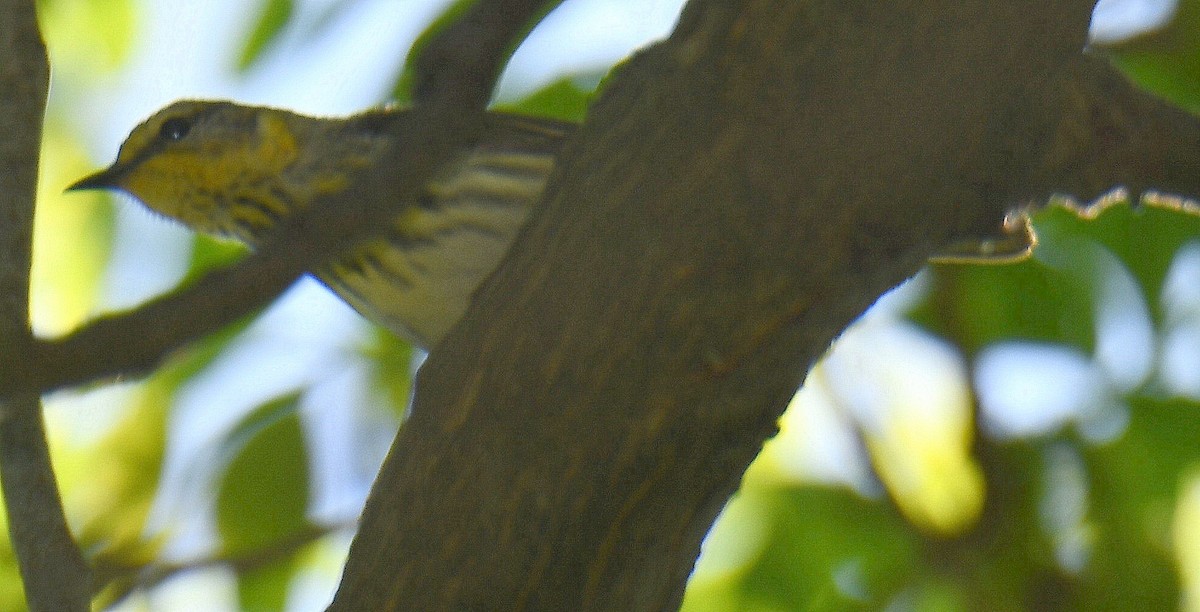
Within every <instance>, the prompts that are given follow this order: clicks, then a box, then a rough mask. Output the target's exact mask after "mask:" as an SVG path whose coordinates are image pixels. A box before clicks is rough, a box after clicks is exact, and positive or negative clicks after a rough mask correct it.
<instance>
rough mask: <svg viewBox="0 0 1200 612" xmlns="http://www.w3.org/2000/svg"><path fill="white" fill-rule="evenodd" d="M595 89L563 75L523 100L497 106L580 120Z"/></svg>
mask: <svg viewBox="0 0 1200 612" xmlns="http://www.w3.org/2000/svg"><path fill="white" fill-rule="evenodd" d="M597 81H598V79H597ZM595 89H596V88H595V87H592V88H590V89H589V88H585V87H581V86H580V85H579V79H576V78H571V77H564V78H561V79H558V80H557V81H555V82H553V83H551V84H550V85H547V86H546V87H543V88H542V89H540V90H538V91H537V92H535V93H534V94H533V95H531V96H529V97H527V98H525V99H524V100H521V101H519V102H517V103H515V104H502V105H498V107H499V108H501V109H504V110H512V111H515V112H519V113H523V114H527V115H535V116H538V117H549V118H552V119H561V120H563V121H582V120H583V116H584V114H585V113H586V112H587V107H588V104H589V103H590V102H591V99H592V95H593V92H594V91H595Z"/></svg>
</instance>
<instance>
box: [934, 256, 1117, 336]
mask: <svg viewBox="0 0 1200 612" xmlns="http://www.w3.org/2000/svg"><path fill="white" fill-rule="evenodd" d="M930 272H931V274H930V278H931V280H932V283H933V291H931V292H930V297H929V298H928V300H927V301H926V302H925V303H923V304H922V305H921V306H919V307H918V308H916V309H915V310H914V311H913V312H912V313H911V317H912V319H913V320H914V321H916V322H917V323H920V324H921V325H923V326H925V327H927V328H929V329H930V330H932V331H933V332H934V333H936V334H937V335H939V336H943V337H946V338H948V339H951V340H953V341H954V342H955V343H956V344H958V346H959V347H961V348H962V349H963V351H965V352H966V353H967V355H968V356H970V355H973V354H975V353H976V352H978V351H979V350H981V349H983V348H984V347H986V346H987V345H989V344H991V343H993V342H996V341H999V340H1011V339H1025V340H1046V341H1058V342H1067V343H1070V344H1074V345H1075V346H1078V347H1080V348H1083V349H1085V350H1090V348H1091V347H1092V345H1093V343H1094V342H1095V333H1094V323H1093V320H1092V294H1091V291H1090V290H1089V288H1088V287H1087V285H1086V284H1085V283H1083V282H1081V280H1080V279H1078V278H1075V277H1072V276H1070V275H1067V274H1064V273H1063V272H1060V271H1058V270H1055V269H1053V268H1050V267H1048V266H1045V265H1043V264H1042V263H1040V262H1038V261H1036V260H1034V259H1029V260H1026V261H1023V262H1020V263H1014V264H999V265H993V264H985V265H960V264H936V265H933V266H931V269H930Z"/></svg>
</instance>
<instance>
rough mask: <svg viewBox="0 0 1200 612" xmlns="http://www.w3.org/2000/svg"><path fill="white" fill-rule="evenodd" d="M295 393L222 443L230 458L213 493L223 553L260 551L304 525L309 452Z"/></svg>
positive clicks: (251, 418) (256, 412) (258, 412)
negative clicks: (217, 489) (216, 490)
mask: <svg viewBox="0 0 1200 612" xmlns="http://www.w3.org/2000/svg"><path fill="white" fill-rule="evenodd" d="M298 399H299V394H298V393H294V394H291V395H287V396H284V397H281V398H278V399H276V400H273V401H271V402H269V403H267V404H264V405H263V406H260V407H259V408H257V409H256V410H254V412H253V413H251V414H250V415H249V416H247V417H246V418H245V419H244V420H243V421H242V423H241V424H240V425H239V426H238V427H237V428H236V429H235V430H234V431H233V432H232V433H231V434H230V435H229V437H228V438H227V439H226V440H225V443H224V444H223V448H222V451H223V452H222V455H223V456H225V457H232V461H230V463H229V467H228V469H226V471H225V474H224V476H223V478H222V480H221V484H220V487H219V491H218V494H217V530H218V532H219V533H220V535H221V541H222V543H223V545H224V546H223V548H224V551H225V554H226V555H230V556H238V555H241V554H245V553H247V552H250V551H261V550H262V549H266V548H270V547H271V546H272V545H276V544H279V543H280V541H281V540H283V539H285V538H288V537H289V536H294V535H296V534H298V533H300V531H301V530H302V529H304V528H305V527H306V526H307V520H306V518H305V513H306V510H307V508H308V499H309V491H308V489H309V477H308V452H307V449H306V447H305V441H304V431H303V427H302V424H301V422H300V415H299V414H298V413H297V405H298Z"/></svg>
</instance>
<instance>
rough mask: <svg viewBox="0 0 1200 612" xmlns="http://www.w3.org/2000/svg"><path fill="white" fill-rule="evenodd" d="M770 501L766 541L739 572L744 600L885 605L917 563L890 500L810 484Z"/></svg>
mask: <svg viewBox="0 0 1200 612" xmlns="http://www.w3.org/2000/svg"><path fill="white" fill-rule="evenodd" d="M769 507H770V508H771V514H770V516H767V517H764V519H765V520H768V521H770V523H771V532H770V535H769V536H768V544H767V546H766V548H765V549H764V550H763V552H762V554H761V556H760V557H759V560H758V562H757V563H756V564H755V565H754V566H753V567H752V568H750V569H749V570H747V571H746V573H745V574H744V575H742V576H741V577H740V579H739V581H738V582H739V586H738V589H739V591H740V596H739V599H742V600H745V601H754V602H760V603H762V604H769V606H770V608H769V609H777V610H845V609H856V608H864V609H865V608H870V609H882V608H883V607H884V605H885V604H886V602H887V601H888V600H889V599H890V598H891V597H892V596H893V595H894V594H895V593H896V592H897V591H898V590H899V589H900V587H901V585H903V584H904V582H905V581H906V580H907V579H908V578H910V577H911V575H912V572H913V570H914V569H915V564H916V562H917V560H918V552H919V549H920V543H919V538H918V537H917V535H916V532H915V531H913V530H912V529H911V528H910V527H909V526H908V525H907V524H906V523H905V522H904V520H903V519H901V518H900V516H899V515H898V514H896V513H895V512H893V511H891V509H890V508H889V507H888V506H885V505H883V504H880V503H877V502H873V501H870V500H866V499H863V498H862V497H859V496H858V495H856V494H854V493H853V492H851V491H849V490H846V489H841V488H826V487H816V486H806V487H800V488H795V489H779V490H777V491H776V492H773V493H771V494H770V501H769ZM685 609H686V608H685Z"/></svg>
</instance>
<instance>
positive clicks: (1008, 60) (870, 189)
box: [331, 0, 1093, 611]
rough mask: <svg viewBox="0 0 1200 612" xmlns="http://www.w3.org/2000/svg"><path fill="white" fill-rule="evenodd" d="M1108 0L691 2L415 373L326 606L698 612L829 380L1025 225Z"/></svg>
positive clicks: (574, 151) (611, 99) (581, 141)
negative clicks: (681, 609)
mask: <svg viewBox="0 0 1200 612" xmlns="http://www.w3.org/2000/svg"><path fill="white" fill-rule="evenodd" d="M1092 4H1093V3H1092V2H1085V1H1078V0H1077V1H1073V2H1072V1H1064V2H1051V3H1047V2H1043V1H1042V0H1010V1H1006V2H994V1H992V0H902V1H897V2H878V1H877V0H816V1H812V2H788V1H776V2H771V1H765V0H739V1H731V0H693V2H691V3H690V4H689V5H688V9H687V10H686V12H685V14H684V16H683V18H682V19H681V21H680V23H679V25H678V27H677V28H676V30H675V32H674V34H673V35H672V37H671V39H670V40H668V41H666V42H664V43H663V44H660V45H657V46H655V47H653V48H651V49H649V50H647V51H645V52H643V53H641V54H640V55H638V56H637V57H635V58H633V59H632V60H631V61H629V62H628V63H626V64H625V65H623V66H622V68H621V69H620V71H619V72H618V73H617V74H616V75H615V76H614V77H612V78H611V80H610V82H609V85H608V88H607V90H606V91H605V92H604V94H603V95H602V97H601V98H600V99H599V100H598V101H597V103H596V104H595V106H594V107H593V109H592V113H591V115H590V116H589V117H588V120H587V123H586V124H585V125H584V126H583V128H582V131H581V132H580V133H579V134H578V135H577V137H576V139H575V140H574V142H573V144H571V145H569V146H568V148H567V150H566V151H565V152H564V154H563V156H562V159H561V163H560V167H559V170H558V171H557V173H556V175H555V177H554V178H552V179H551V185H550V187H549V189H548V192H547V194H546V195H545V197H546V199H547V202H546V204H545V206H544V207H543V208H540V209H539V210H538V212H537V213H535V216H534V218H533V219H532V220H531V222H530V225H529V226H528V227H527V228H526V229H525V231H524V233H523V234H522V236H521V237H520V239H518V241H517V243H516V245H515V247H514V249H513V251H512V252H511V253H509V255H508V257H507V258H506V260H505V262H504V263H503V264H501V267H500V269H499V270H498V271H497V273H496V274H495V275H493V277H492V278H491V279H490V280H489V281H488V282H487V283H485V285H484V287H483V288H482V289H481V291H480V293H479V294H478V296H477V299H476V301H475V303H474V304H473V305H472V308H471V309H470V311H469V312H468V313H467V315H466V317H465V319H464V320H463V321H462V322H461V323H460V324H459V326H457V327H456V328H455V330H454V331H453V332H452V333H451V335H450V336H449V337H448V338H447V339H446V340H445V341H444V343H443V344H442V345H441V346H439V347H438V348H437V349H435V350H434V351H433V353H432V354H431V355H430V358H429V360H428V361H427V362H426V364H425V365H424V367H423V368H422V370H421V372H420V373H419V377H418V385H417V394H416V404H415V406H414V409H413V414H412V417H411V418H410V420H409V421H407V422H406V423H405V425H404V426H403V428H402V430H401V432H400V434H399V436H398V438H397V441H396V444H395V445H394V446H393V448H392V452H391V454H390V456H389V457H388V460H387V461H386V462H385V465H384V467H383V470H382V471H381V473H380V476H379V479H378V480H377V482H376V486H375V488H374V490H373V492H372V495H371V498H370V500H369V501H368V504H367V508H366V510H365V512H364V515H363V524H362V528H361V529H360V532H359V536H358V538H356V540H355V543H354V545H353V547H352V549H351V554H350V559H349V562H348V564H347V567H346V572H345V575H344V579H343V583H342V587H341V589H340V590H339V593H338V595H337V597H336V599H335V601H334V604H333V606H332V607H331V609H332V610H359V609H392V610H406V609H420V610H461V609H512V610H623V611H624V610H671V609H675V608H676V607H677V606H678V603H679V601H680V597H681V594H682V589H683V585H684V582H685V580H686V577H687V575H688V573H689V572H690V570H691V567H692V564H693V563H694V560H695V558H696V554H697V552H698V550H699V545H700V542H701V539H702V538H703V536H704V534H705V533H706V532H707V529H708V528H709V526H710V524H711V522H712V520H713V518H714V517H715V516H716V513H717V512H718V510H719V509H720V508H721V507H722V505H723V504H724V502H725V500H726V499H727V498H728V496H729V495H730V494H731V493H732V492H733V491H734V489H735V488H736V486H737V484H738V480H739V478H740V477H741V474H742V472H743V470H744V469H745V467H746V465H747V464H748V463H749V461H750V460H751V459H752V458H753V457H754V456H755V454H756V453H757V452H758V449H759V448H760V445H761V443H762V441H763V440H764V439H765V438H766V437H767V436H769V435H770V434H771V433H772V432H773V430H774V423H775V419H776V418H777V416H778V415H779V413H780V412H781V411H782V410H783V408H784V406H785V405H786V402H787V400H788V398H790V396H791V395H792V393H793V391H794V390H795V388H796V386H797V384H798V383H799V381H800V378H801V377H802V376H803V373H804V371H805V370H806V369H807V367H808V365H809V364H811V363H812V362H813V361H814V360H815V359H816V358H817V357H818V356H819V355H820V354H821V353H822V352H823V351H824V350H825V349H826V347H827V346H828V345H829V343H830V341H831V340H832V339H833V338H834V337H835V336H836V335H837V334H838V333H839V332H840V330H841V329H843V328H844V327H845V326H846V325H847V324H848V323H849V322H850V321H851V320H853V319H854V318H855V317H856V316H858V314H859V313H861V312H862V311H863V310H864V309H865V308H866V307H867V306H868V305H869V304H870V303H871V302H872V301H874V300H875V299H876V297H877V296H879V295H880V294H881V293H883V292H884V291H885V290H887V289H888V288H890V287H892V286H894V285H895V284H897V283H899V282H900V281H901V280H903V279H904V278H906V277H908V276H909V275H911V274H912V273H913V272H915V271H916V270H917V269H918V267H919V266H920V265H921V263H922V262H923V261H924V260H925V259H926V257H927V256H929V255H930V254H932V253H934V252H935V251H936V250H937V249H939V248H940V247H942V246H943V245H945V244H948V243H950V242H951V241H953V240H955V239H957V238H960V237H963V236H972V235H978V234H980V233H986V232H989V231H990V230H991V228H993V227H995V226H996V224H997V223H998V221H999V219H1000V217H1001V216H1002V215H1003V213H1004V212H1005V211H1006V209H1007V208H1008V207H1010V206H1012V205H1013V204H1015V203H1016V202H1015V201H1014V200H1013V199H1012V196H1013V195H1014V193H1013V190H1012V187H1011V186H1012V185H1014V184H1018V185H1019V184H1022V181H1025V180H1028V179H1029V177H1030V175H1031V172H1032V170H1031V169H1032V167H1033V166H1034V164H1032V163H1029V160H1030V159H1034V158H1037V157H1038V156H1040V155H1041V151H1042V150H1041V149H1040V148H1039V147H1041V146H1042V145H1043V144H1044V143H1045V142H1047V141H1048V140H1050V139H1051V134H1050V133H1049V130H1051V129H1052V128H1051V126H1048V125H1042V126H1041V127H1040V128H1039V127H1038V126H1037V125H1035V124H1033V123H1031V122H1028V121H1025V120H1023V119H1022V116H1021V112H1022V110H1023V107H1024V105H1025V104H1026V101H1027V100H1029V99H1033V98H1037V97H1039V96H1041V92H1043V91H1044V89H1045V88H1046V87H1048V86H1049V85H1050V84H1051V83H1053V81H1054V80H1055V79H1056V78H1058V77H1057V75H1060V74H1062V73H1063V72H1064V70H1065V68H1066V67H1067V66H1069V65H1070V64H1071V63H1072V62H1074V61H1075V60H1076V58H1078V56H1079V54H1080V52H1081V50H1082V49H1083V46H1084V41H1085V39H1086V33H1087V27H1088V23H1089V21H1090V16H1091V9H1092ZM1014 126H1020V127H1021V128H1022V129H1026V130H1028V132H1027V136H1029V137H1030V138H1027V139H1024V140H1022V141H1021V142H1019V143H1016V144H1017V145H1019V148H1014V143H1013V142H1012V141H1011V140H1012V139H1011V138H1009V133H1010V131H1011V130H1012V129H1013V128H1014ZM1039 129H1040V130H1042V131H1040V132H1039V131H1038V130H1039ZM1013 159H1015V160H1018V162H1019V163H1014V162H1012V161H1011V160H1013Z"/></svg>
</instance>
